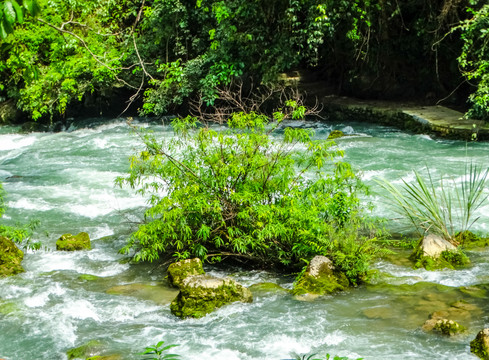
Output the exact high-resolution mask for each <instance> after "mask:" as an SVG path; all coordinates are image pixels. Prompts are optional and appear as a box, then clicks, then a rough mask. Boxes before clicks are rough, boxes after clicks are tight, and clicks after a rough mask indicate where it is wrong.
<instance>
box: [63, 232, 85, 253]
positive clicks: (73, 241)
mask: <svg viewBox="0 0 489 360" xmlns="http://www.w3.org/2000/svg"><path fill="white" fill-rule="evenodd" d="M90 249H91V245H90V236H88V234H87V233H86V232H81V233H79V234H78V235H75V236H73V235H71V234H64V235H61V237H60V238H59V239H58V240H57V241H56V250H60V251H76V250H90Z"/></svg>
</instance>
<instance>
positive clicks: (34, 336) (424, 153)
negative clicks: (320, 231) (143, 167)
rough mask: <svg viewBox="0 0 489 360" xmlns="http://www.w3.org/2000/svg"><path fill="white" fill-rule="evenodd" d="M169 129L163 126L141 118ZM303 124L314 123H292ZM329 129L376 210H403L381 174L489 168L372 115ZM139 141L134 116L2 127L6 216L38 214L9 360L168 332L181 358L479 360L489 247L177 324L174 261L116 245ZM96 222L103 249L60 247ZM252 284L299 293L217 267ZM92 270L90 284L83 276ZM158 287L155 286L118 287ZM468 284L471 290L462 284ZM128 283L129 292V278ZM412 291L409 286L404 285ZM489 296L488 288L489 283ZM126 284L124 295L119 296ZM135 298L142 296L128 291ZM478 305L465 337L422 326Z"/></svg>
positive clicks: (116, 347) (475, 146)
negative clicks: (448, 263) (129, 120)
mask: <svg viewBox="0 0 489 360" xmlns="http://www.w3.org/2000/svg"><path fill="white" fill-rule="evenodd" d="M138 124H139V125H140V126H144V127H149V128H152V129H153V130H154V131H155V132H156V133H157V134H160V135H161V136H171V133H170V131H169V129H168V128H167V127H166V126H163V125H159V124H156V123H146V122H145V121H144V120H139V121H138ZM289 125H292V126H305V125H304V124H303V123H299V122H293V123H290V124H289ZM307 126H310V127H313V128H315V129H316V132H317V136H318V137H326V136H327V135H328V134H329V132H330V130H331V129H333V128H335V129H340V130H343V131H345V132H346V133H347V134H348V135H350V136H348V137H345V138H342V139H339V140H338V141H337V142H338V146H339V147H340V148H342V149H344V150H345V154H346V160H347V161H350V162H351V163H352V164H353V165H354V166H355V167H356V168H357V169H359V170H360V171H361V173H362V177H363V178H364V180H365V181H366V182H367V183H368V184H370V185H371V186H372V187H373V196H372V198H371V199H372V201H373V203H374V205H375V210H374V214H375V215H380V216H386V217H388V218H394V217H395V215H394V214H393V213H392V210H390V209H389V208H388V207H387V206H386V201H385V200H384V199H383V198H382V197H381V196H380V194H379V191H378V187H377V186H376V184H375V182H374V180H375V179H380V178H385V179H388V180H390V181H393V182H397V183H399V182H401V181H402V179H405V180H406V181H412V180H413V178H414V176H413V173H412V170H413V169H416V170H419V171H424V169H425V168H426V167H429V168H430V171H431V173H432V174H433V175H434V176H438V175H440V174H449V175H453V176H454V177H455V178H458V179H460V177H461V176H462V174H463V172H464V165H465V163H466V161H467V159H472V160H473V161H475V162H478V163H481V164H486V165H487V159H488V157H487V154H488V150H489V144H487V143H470V144H466V143H464V142H457V141H447V140H440V139H435V138H431V137H429V136H427V135H413V134H410V133H405V132H401V131H398V130H396V129H393V128H389V127H384V126H377V125H370V124H361V123H354V124H348V125H344V124H338V123H328V122H310V123H308V124H307ZM141 148H142V146H141V144H140V142H139V140H138V138H137V137H136V136H135V135H134V134H133V133H132V132H131V131H130V129H129V128H128V126H127V125H126V124H125V122H123V121H118V120H112V121H107V120H105V121H101V120H87V121H85V122H83V123H80V124H78V125H76V126H72V127H71V128H69V129H68V130H67V131H65V132H61V133H30V134H20V133H18V132H17V129H16V128H11V127H2V128H0V181H2V182H3V183H4V188H5V190H6V191H7V194H8V197H7V199H6V200H7V205H8V211H7V214H6V216H5V217H4V219H3V221H5V222H7V223H15V222H17V221H18V222H27V221H29V220H30V219H39V220H40V221H41V226H40V227H39V229H38V230H37V232H36V236H35V237H36V240H40V241H42V243H43V249H42V250H41V251H38V252H27V253H26V255H25V260H24V262H23V265H24V267H25V269H26V272H25V273H23V274H20V275H17V276H14V277H10V278H6V279H0V289H1V292H0V358H4V359H8V360H23V359H25V360H30V359H66V358H67V356H66V351H67V350H68V349H70V348H72V347H75V346H79V345H81V344H83V343H86V342H87V341H89V340H92V339H97V340H100V342H101V343H102V349H101V351H102V352H103V353H104V354H119V355H121V356H122V358H123V359H140V358H141V356H138V355H137V353H139V352H141V351H142V350H143V349H144V347H145V346H147V345H151V344H154V343H156V342H158V341H160V340H164V341H166V342H167V343H176V344H180V346H179V347H177V348H175V349H174V352H177V353H179V354H181V355H182V357H183V358H184V359H223V360H224V359H231V360H232V359H286V358H291V357H292V354H293V353H297V354H306V353H313V352H316V353H319V354H325V353H326V352H329V353H330V354H338V355H342V356H349V357H352V358H353V357H360V356H361V357H363V358H365V359H386V360H388V359H475V357H474V356H472V355H471V354H470V350H469V342H470V341H471V340H472V339H473V338H474V337H475V334H476V333H477V332H478V331H479V330H480V329H481V328H483V327H488V326H489V302H488V301H487V295H486V296H485V297H483V298H479V297H474V296H471V295H470V294H468V293H467V291H464V289H463V287H478V288H479V289H482V290H484V289H486V287H485V284H489V251H482V252H472V253H469V256H470V257H471V259H472V261H473V264H474V265H473V266H472V267H470V268H468V269H464V270H459V271H449V270H444V271H437V272H427V271H425V270H412V269H411V268H410V267H408V266H406V265H402V264H398V265H395V264H392V263H389V262H387V261H379V262H378V263H376V264H375V267H377V268H378V269H379V270H380V271H381V273H382V274H383V276H382V277H381V278H380V279H379V280H378V282H379V284H378V285H377V286H369V287H359V288H356V289H351V290H349V291H347V292H345V293H341V294H337V295H335V296H328V297H324V298H320V299H317V300H315V301H299V300H297V299H294V298H293V297H292V296H290V295H288V294H287V293H278V294H255V299H254V302H253V303H252V304H233V305H230V306H227V307H225V308H222V309H220V310H219V311H217V312H215V313H213V314H211V315H209V316H207V317H205V318H203V319H199V320H185V321H182V320H179V319H177V318H175V317H173V316H172V315H171V313H170V310H169V306H168V304H169V302H170V301H171V298H172V297H173V296H174V295H175V294H174V291H172V290H170V289H168V288H167V287H166V285H165V282H164V279H163V277H164V275H165V274H164V269H161V268H157V267H155V266H152V265H129V264H128V263H127V262H126V261H124V260H125V259H124V257H123V256H122V255H120V254H118V252H117V250H118V249H119V248H120V247H122V246H123V244H124V242H125V239H126V238H127V235H128V234H129V233H130V232H131V229H133V228H134V226H135V225H134V224H135V223H137V221H139V220H140V215H141V212H142V209H143V208H144V206H145V200H144V199H142V198H140V197H139V196H137V195H135V194H134V193H133V192H132V191H131V190H130V189H126V188H124V189H119V188H115V187H114V185H113V182H114V179H115V178H116V177H117V176H120V175H124V173H125V171H126V170H127V168H128V157H129V156H130V155H131V154H132V153H133V152H134V151H136V150H138V149H139V150H140V149H141ZM478 216H480V220H479V222H478V223H477V224H476V226H475V229H476V230H478V231H481V232H489V229H488V227H489V205H486V206H484V207H483V208H482V209H480V211H479V213H478ZM80 231H86V232H88V233H89V234H90V236H91V238H92V239H93V241H92V246H93V250H91V251H85V252H75V253H58V252H56V251H55V241H56V239H57V238H58V237H59V236H60V235H61V234H64V233H67V232H69V233H78V232H80ZM207 270H208V271H210V272H211V273H214V274H218V275H221V276H222V275H227V276H231V277H233V278H235V279H237V280H238V281H240V282H242V283H243V284H245V285H247V286H249V285H252V284H255V283H259V282H264V281H271V282H276V283H279V284H281V285H282V286H284V287H285V288H290V287H291V286H292V278H289V277H283V276H279V275H276V274H271V273H267V272H244V271H240V270H233V269H228V270H227V271H222V270H218V269H214V268H207ZM81 274H91V275H95V276H97V277H98V278H97V279H96V280H93V281H88V280H84V279H83V278H80V275H81ZM134 284H144V285H152V286H151V287H148V288H149V289H150V290H148V291H147V292H146V293H145V292H137V291H135V292H132V293H131V291H129V290H127V291H126V292H124V293H123V294H114V293H113V291H108V290H109V289H111V288H113V287H115V286H117V287H119V289H120V288H121V287H124V286H128V285H133V286H134ZM461 287H462V288H461ZM127 289H130V288H129V287H128V288H127ZM396 289H402V291H396ZM487 290H488V291H489V287H487ZM119 292H120V291H119ZM131 294H132V296H131ZM458 300H464V301H467V302H468V303H469V304H470V305H472V307H471V308H470V309H471V310H470V311H469V312H464V313H462V312H459V313H457V314H458V315H456V316H459V320H460V322H461V323H462V324H463V325H465V326H467V327H468V329H469V330H468V332H467V333H466V334H464V335H462V336H460V337H456V338H451V339H449V338H444V337H440V336H437V335H434V334H426V333H424V332H423V331H422V330H420V327H421V325H422V324H423V323H424V321H425V320H426V319H427V318H428V316H429V314H430V313H431V312H433V311H437V310H439V309H445V310H446V309H449V310H450V309H452V310H453V306H451V305H453V303H456V302H457V301H458Z"/></svg>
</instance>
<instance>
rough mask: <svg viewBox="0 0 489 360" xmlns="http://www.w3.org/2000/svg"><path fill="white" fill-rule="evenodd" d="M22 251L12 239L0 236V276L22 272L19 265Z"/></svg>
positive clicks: (22, 254) (22, 255) (22, 269)
mask: <svg viewBox="0 0 489 360" xmlns="http://www.w3.org/2000/svg"><path fill="white" fill-rule="evenodd" d="M23 258H24V253H23V252H22V250H20V249H19V248H18V247H17V246H16V245H15V244H14V242H13V241H12V240H10V239H7V238H6V237H5V236H0V277H2V276H9V275H15V274H18V273H21V272H24V268H23V267H22V265H21V262H22V259H23Z"/></svg>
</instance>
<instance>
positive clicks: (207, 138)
mask: <svg viewBox="0 0 489 360" xmlns="http://www.w3.org/2000/svg"><path fill="white" fill-rule="evenodd" d="M287 111H288V115H287V114H286V113H285V112H287ZM304 113H305V108H303V107H302V106H298V105H297V103H295V102H288V107H286V108H284V109H282V111H277V112H275V113H274V114H273V121H271V119H269V118H268V117H267V116H265V115H263V114H258V113H255V112H249V113H246V112H236V113H233V114H232V115H231V117H230V119H229V121H228V124H227V125H228V126H227V127H225V128H222V129H215V128H213V127H208V126H203V127H199V126H200V125H202V124H199V123H198V121H197V119H196V118H192V117H187V118H184V119H175V120H174V121H173V123H172V126H173V130H174V132H175V136H174V137H171V138H159V139H158V138H156V137H155V136H154V135H152V134H151V133H144V132H142V130H137V132H138V133H139V134H140V136H141V138H142V140H143V141H144V144H145V146H146V148H145V150H144V151H142V152H141V153H139V154H138V155H136V156H134V157H133V158H132V160H131V168H130V173H129V176H127V177H126V178H119V179H118V183H119V184H120V185H122V184H123V183H127V184H129V185H130V186H132V187H133V188H137V189H138V191H139V192H140V193H141V194H143V195H146V196H148V197H149V204H150V208H149V209H148V210H147V211H146V212H145V223H143V224H142V225H140V226H139V228H138V230H137V231H136V232H135V233H133V234H132V236H131V238H130V240H129V242H128V244H127V246H125V247H124V249H123V251H124V252H129V251H130V250H131V249H134V250H135V259H136V260H149V261H153V260H156V259H158V258H159V257H160V255H161V254H165V255H173V256H175V257H177V258H179V259H185V258H190V257H199V258H201V259H207V260H209V261H219V260H221V259H222V258H223V257H235V258H239V259H242V260H246V261H251V262H254V263H258V264H260V265H262V266H276V265H279V264H282V265H286V266H289V265H291V266H296V265H298V264H299V263H301V262H302V260H301V259H308V258H311V257H313V256H314V255H317V254H322V255H329V256H330V257H332V259H333V261H334V262H335V263H336V265H338V266H339V267H340V268H339V270H343V269H344V270H346V271H347V274H348V275H349V277H350V278H352V281H353V282H354V283H355V282H356V280H357V279H358V278H359V277H360V273H362V274H363V273H365V271H366V269H367V267H368V261H369V260H370V258H371V255H372V253H373V249H374V247H373V246H372V242H371V241H364V240H361V239H360V240H359V230H360V229H361V227H362V221H361V216H362V210H363V209H362V207H361V205H360V201H359V198H358V195H359V193H360V192H362V191H364V190H365V188H364V186H363V185H362V184H361V182H360V181H359V179H358V177H357V175H356V174H355V173H354V172H353V171H352V169H351V167H350V165H349V164H348V163H345V162H342V161H341V156H342V154H343V153H342V151H341V150H339V149H338V148H336V147H335V144H334V142H332V141H328V140H325V141H321V140H313V138H312V137H313V135H314V134H313V131H312V130H310V129H301V128H292V127H284V126H282V124H283V120H284V119H285V118H287V117H288V116H290V117H292V118H300V117H301V116H302V115H303V114H304ZM302 264H303V262H302Z"/></svg>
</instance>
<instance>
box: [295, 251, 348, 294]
mask: <svg viewBox="0 0 489 360" xmlns="http://www.w3.org/2000/svg"><path fill="white" fill-rule="evenodd" d="M349 285H350V283H349V281H348V278H347V277H346V275H345V274H343V273H342V272H339V271H336V270H335V267H334V266H333V262H332V261H331V260H330V259H328V258H327V257H326V256H320V255H318V256H315V257H314V258H312V260H311V261H310V262H309V265H308V266H307V268H306V271H305V272H304V273H303V274H302V275H300V276H299V277H298V278H297V280H296V282H295V284H294V289H293V293H294V295H304V294H314V295H325V294H330V293H332V292H335V291H338V290H345V289H346V288H347V287H348V286H349Z"/></svg>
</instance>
